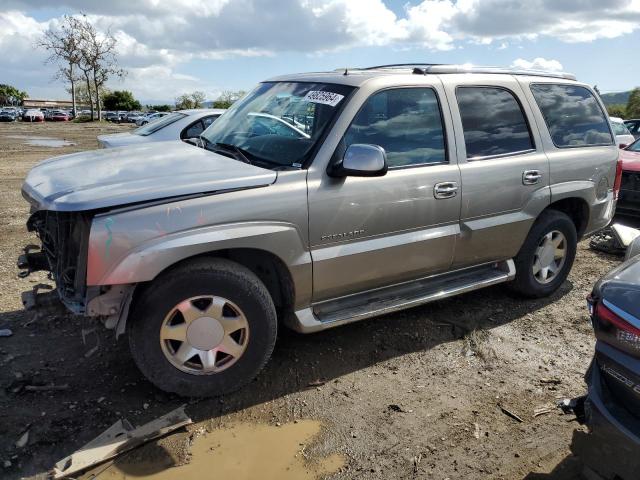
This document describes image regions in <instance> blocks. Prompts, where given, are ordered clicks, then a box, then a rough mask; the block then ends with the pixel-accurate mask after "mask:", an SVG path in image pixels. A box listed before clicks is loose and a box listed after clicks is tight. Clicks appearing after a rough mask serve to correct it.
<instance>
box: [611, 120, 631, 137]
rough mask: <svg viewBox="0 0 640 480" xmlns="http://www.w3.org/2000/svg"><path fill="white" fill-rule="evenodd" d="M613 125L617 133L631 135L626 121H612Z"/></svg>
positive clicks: (614, 131)
mask: <svg viewBox="0 0 640 480" xmlns="http://www.w3.org/2000/svg"><path fill="white" fill-rule="evenodd" d="M611 126H612V127H613V133H615V134H616V135H631V133H630V132H629V130H628V129H627V126H626V125H625V124H624V123H621V122H611Z"/></svg>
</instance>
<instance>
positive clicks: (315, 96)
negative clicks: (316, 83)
mask: <svg viewBox="0 0 640 480" xmlns="http://www.w3.org/2000/svg"><path fill="white" fill-rule="evenodd" d="M343 98H344V95H340V94H339V93H333V92H323V91H321V90H311V91H310V92H307V94H306V95H305V96H304V100H306V101H307V102H313V103H322V104H323V105H329V106H331V107H335V106H336V105H337V104H339V103H340V100H342V99H343Z"/></svg>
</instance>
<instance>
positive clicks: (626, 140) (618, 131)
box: [609, 117, 635, 148]
mask: <svg viewBox="0 0 640 480" xmlns="http://www.w3.org/2000/svg"><path fill="white" fill-rule="evenodd" d="M609 120H611V126H612V127H613V133H614V134H615V136H616V143H617V144H618V146H619V147H620V148H624V147H627V146H629V145H631V144H632V143H633V142H634V141H635V138H634V136H633V135H632V134H631V132H630V131H629V129H628V128H627V126H626V125H625V124H624V120H622V119H621V118H618V117H609Z"/></svg>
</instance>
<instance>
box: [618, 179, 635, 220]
mask: <svg viewBox="0 0 640 480" xmlns="http://www.w3.org/2000/svg"><path fill="white" fill-rule="evenodd" d="M617 211H618V212H619V213H622V214H626V215H640V172H628V171H623V172H622V182H621V184H620V198H619V199H618V207H617Z"/></svg>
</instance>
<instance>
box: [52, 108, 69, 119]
mask: <svg viewBox="0 0 640 480" xmlns="http://www.w3.org/2000/svg"><path fill="white" fill-rule="evenodd" d="M49 119H50V120H52V121H54V122H68V121H69V114H68V113H67V112H64V111H62V110H54V111H53V112H51V115H50V117H49Z"/></svg>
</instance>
